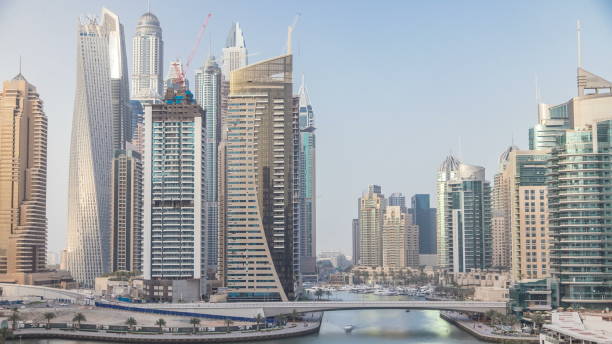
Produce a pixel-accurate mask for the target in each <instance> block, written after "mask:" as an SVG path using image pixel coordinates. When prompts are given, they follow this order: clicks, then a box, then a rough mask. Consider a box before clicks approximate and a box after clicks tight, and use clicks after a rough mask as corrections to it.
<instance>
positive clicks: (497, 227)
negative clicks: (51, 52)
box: [491, 146, 518, 269]
mask: <svg viewBox="0 0 612 344" xmlns="http://www.w3.org/2000/svg"><path fill="white" fill-rule="evenodd" d="M516 150H518V147H516V146H510V147H508V148H507V149H506V150H505V151H504V152H503V153H502V154H501V155H500V157H499V165H498V166H499V167H498V172H497V173H496V174H495V177H494V179H493V189H492V191H491V239H492V245H491V246H492V253H493V257H492V264H493V266H494V267H496V268H501V269H508V268H510V265H511V260H510V258H511V252H512V250H511V248H512V236H511V232H512V222H513V221H512V210H513V209H512V205H513V203H512V201H511V198H510V190H511V188H513V187H514V183H515V181H514V180H513V179H511V178H510V177H509V176H508V173H506V167H507V166H508V159H509V157H510V153H511V152H513V151H516Z"/></svg>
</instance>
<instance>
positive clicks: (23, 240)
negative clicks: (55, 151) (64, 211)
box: [0, 73, 47, 280]
mask: <svg viewBox="0 0 612 344" xmlns="http://www.w3.org/2000/svg"><path fill="white" fill-rule="evenodd" d="M46 187H47V117H46V116H45V113H44V112H43V103H42V101H41V100H40V98H39V96H38V93H36V87H34V86H33V85H32V84H30V83H28V82H27V81H26V80H25V78H24V77H23V76H22V75H21V73H20V74H19V75H17V76H16V77H15V78H13V79H12V80H10V81H5V82H4V85H3V90H2V92H1V93H0V276H1V275H2V274H9V275H19V274H24V273H26V274H27V273H36V272H40V271H44V270H45V267H46V257H47V218H46ZM4 277H5V278H6V277H7V276H6V275H5V276H4ZM25 280H27V278H25Z"/></svg>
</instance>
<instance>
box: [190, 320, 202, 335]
mask: <svg viewBox="0 0 612 344" xmlns="http://www.w3.org/2000/svg"><path fill="white" fill-rule="evenodd" d="M189 323H190V324H191V325H193V333H194V334H195V333H196V332H197V331H196V326H198V325H200V319H199V318H191V319H190V320H189Z"/></svg>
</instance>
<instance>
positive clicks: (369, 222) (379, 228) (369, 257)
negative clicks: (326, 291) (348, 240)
mask: <svg viewBox="0 0 612 344" xmlns="http://www.w3.org/2000/svg"><path fill="white" fill-rule="evenodd" d="M384 211H385V196H384V195H383V194H382V192H381V188H380V186H378V185H370V186H369V187H368V191H367V192H364V193H363V195H362V196H361V198H360V199H359V254H360V257H359V258H360V261H359V264H360V265H366V266H382V265H383V237H382V232H383V217H384Z"/></svg>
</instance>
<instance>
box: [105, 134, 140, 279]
mask: <svg viewBox="0 0 612 344" xmlns="http://www.w3.org/2000/svg"><path fill="white" fill-rule="evenodd" d="M134 149H135V147H133V146H132V145H131V144H128V145H127V147H126V149H125V150H115V157H114V158H113V166H112V168H113V180H112V199H113V205H112V224H111V228H112V235H111V240H112V242H111V270H112V271H142V221H143V219H142V209H143V200H142V173H143V171H142V157H141V155H140V154H139V153H138V152H136V151H135V150H134Z"/></svg>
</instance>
